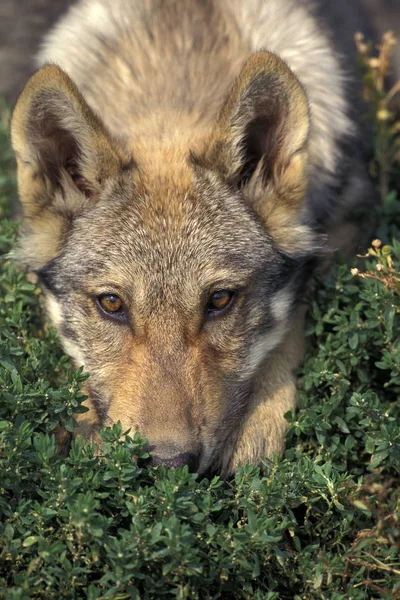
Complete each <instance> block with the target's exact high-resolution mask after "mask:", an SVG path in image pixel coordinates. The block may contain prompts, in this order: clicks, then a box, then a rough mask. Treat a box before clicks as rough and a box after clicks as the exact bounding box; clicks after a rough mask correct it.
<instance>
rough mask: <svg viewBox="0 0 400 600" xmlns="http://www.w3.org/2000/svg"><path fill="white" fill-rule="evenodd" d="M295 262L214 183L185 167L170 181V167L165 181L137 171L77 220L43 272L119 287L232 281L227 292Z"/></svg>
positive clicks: (234, 195)
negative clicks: (134, 282) (137, 282)
mask: <svg viewBox="0 0 400 600" xmlns="http://www.w3.org/2000/svg"><path fill="white" fill-rule="evenodd" d="M295 262H296V261H295V260H293V259H292V258H289V257H287V256H285V254H284V253H282V252H280V251H279V250H278V248H277V247H276V245H275V244H274V241H273V239H272V238H271V236H270V235H269V234H268V232H267V231H266V230H265V228H264V227H263V226H262V224H261V223H260V222H259V221H258V220H257V218H256V216H255V215H254V214H253V213H252V211H251V210H250V209H249V208H248V207H247V206H246V205H245V203H244V202H243V201H242V199H241V197H240V194H239V192H238V191H237V190H235V189H234V188H233V187H231V186H229V185H227V184H226V183H225V182H223V181H222V180H220V179H219V178H218V176H217V175H215V174H213V173H209V172H205V171H204V170H203V169H197V168H195V167H193V168H191V167H189V168H188V171H187V172H186V173H185V176H184V177H182V174H179V172H178V174H175V175H173V165H171V164H169V166H168V173H165V172H164V173H162V172H161V173H160V172H152V173H151V172H150V173H149V172H147V171H145V170H144V169H142V168H141V167H140V165H139V166H138V165H134V166H133V167H132V169H131V170H130V171H129V172H124V173H123V174H121V175H120V176H118V177H116V178H114V179H113V180H110V181H109V182H108V183H107V184H106V185H105V186H104V190H103V192H102V194H101V197H100V198H99V199H98V200H97V202H96V203H95V204H94V205H92V206H90V207H88V208H86V209H84V210H83V211H82V213H81V214H80V215H78V216H77V217H75V219H74V222H73V225H72V228H71V231H70V232H69V235H68V237H67V239H66V240H65V241H64V244H63V245H62V247H61V249H60V253H59V255H58V256H57V257H56V258H55V259H54V260H53V261H51V262H50V264H48V265H47V266H45V267H44V269H43V272H47V274H48V276H50V275H51V274H52V273H53V274H56V273H62V278H63V281H67V280H68V279H71V281H72V280H75V281H76V280H79V279H81V278H85V277H88V276H91V277H93V276H95V275H96V274H97V275H99V276H102V277H107V276H108V277H109V279H110V280H111V281H112V280H113V279H114V280H115V278H116V277H117V278H118V277H119V278H120V279H121V283H123V282H124V281H129V280H131V279H132V278H134V277H135V276H136V277H141V276H143V278H145V279H146V280H147V281H150V280H151V278H154V279H157V280H158V281H161V280H163V278H164V277H165V278H166V281H163V283H164V284H165V285H166V284H169V285H173V284H174V283H182V280H185V279H186V280H187V279H190V277H191V274H192V273H195V276H196V279H197V280H198V283H199V284H200V285H201V284H202V285H207V284H212V283H214V282H215V281H217V280H221V282H223V281H226V282H227V283H228V282H229V279H230V278H231V279H232V278H235V277H236V278H237V279H238V281H237V282H235V281H234V280H233V281H232V284H234V283H238V284H240V283H242V282H243V283H245V280H246V279H247V278H249V277H252V276H254V275H255V273H258V271H259V270H260V268H261V267H262V268H263V269H264V270H266V265H267V264H270V269H269V270H270V271H271V278H272V279H273V280H274V281H275V280H276V277H277V276H279V273H281V275H282V276H283V274H284V273H283V272H285V275H286V274H287V273H286V272H287V271H288V270H290V267H294V264H295ZM55 264H56V265H57V269H54V268H53V267H54V266H55ZM272 272H273V273H272ZM78 282H79V281H78Z"/></svg>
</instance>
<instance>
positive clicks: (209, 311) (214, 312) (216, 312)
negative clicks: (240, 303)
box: [205, 288, 239, 319]
mask: <svg viewBox="0 0 400 600" xmlns="http://www.w3.org/2000/svg"><path fill="white" fill-rule="evenodd" d="M217 292H228V293H229V294H230V299H229V302H228V304H227V305H226V306H224V307H223V308H208V304H209V302H210V300H211V298H212V296H213V294H215V293H217ZM238 295H239V292H238V291H237V290H231V289H228V288H220V289H216V290H213V291H212V292H211V293H210V295H209V297H208V301H207V304H206V307H205V312H206V317H207V318H209V319H215V318H219V317H222V316H224V315H225V314H226V313H227V312H229V311H230V310H231V308H232V306H233V304H234V303H235V301H236V299H237V297H238Z"/></svg>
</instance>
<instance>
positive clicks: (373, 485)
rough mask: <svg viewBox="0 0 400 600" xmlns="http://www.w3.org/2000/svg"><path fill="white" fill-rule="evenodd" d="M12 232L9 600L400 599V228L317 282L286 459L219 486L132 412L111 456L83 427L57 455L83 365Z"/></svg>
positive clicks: (3, 290)
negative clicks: (50, 313)
mask: <svg viewBox="0 0 400 600" xmlns="http://www.w3.org/2000/svg"><path fill="white" fill-rule="evenodd" d="M4 121H6V119H4ZM4 132H5V127H4V123H3V128H2V129H1V128H0V160H1V165H0V168H1V172H0V207H1V210H2V214H3V215H4V216H9V215H10V210H11V209H10V206H11V203H10V198H13V197H15V181H14V170H13V168H12V167H11V162H10V160H11V158H10V157H11V155H10V152H9V147H8V141H7V138H6V135H5V133H4ZM377 135H378V134H377ZM382 135H387V129H385V131H384V132H383V134H382ZM393 164H394V163H393ZM397 176H398V174H397V173H396V171H395V165H394V168H393V169H392V170H391V173H390V177H391V179H390V181H391V184H390V185H391V191H390V190H389V191H388V194H387V196H386V197H385V198H384V199H383V203H382V205H381V207H380V208H379V211H380V213H381V217H382V219H381V225H380V235H381V237H382V240H383V242H384V243H387V242H389V239H388V238H387V237H385V236H388V235H390V236H393V235H398V229H397V224H398V223H399V215H400V209H399V201H398V200H397V196H396V193H395V191H394V189H395V188H394V186H395V185H397V184H396V178H397ZM385 177H387V173H386V172H385ZM381 189H382V187H381ZM17 229H18V226H17V225H15V224H13V223H12V222H11V221H8V220H6V219H3V221H2V222H1V229H0V250H1V253H2V255H3V260H2V263H1V271H0V332H1V336H0V598H7V599H10V600H11V599H12V600H22V599H26V598H43V599H46V600H47V599H52V598H54V599H59V598H89V599H90V600H94V599H97V598H113V599H121V600H122V599H123V598H144V599H145V598H156V597H173V598H205V599H206V598H229V599H230V598H255V599H259V600H261V599H263V600H265V599H266V600H278V599H283V600H284V599H287V600H289V599H290V600H292V599H295V600H305V599H326V600H342V599H345V598H346V599H348V598H351V599H352V600H364V599H370V598H387V599H395V598H400V559H399V555H398V550H399V540H400V522H399V515H400V478H399V474H400V403H399V402H398V398H399V392H400V343H399V342H400V288H399V281H400V275H399V265H400V244H399V243H398V242H396V241H393V242H391V247H387V246H382V244H379V243H375V244H374V246H373V247H372V248H371V249H370V251H369V255H368V257H367V259H366V264H367V270H366V272H364V273H357V270H353V273H351V272H350V270H349V267H348V266H343V265H339V264H337V265H336V266H335V267H334V271H333V273H332V276H331V277H330V278H328V279H325V280H324V281H319V282H318V285H317V290H316V293H315V295H314V297H313V301H312V303H311V307H310V312H309V318H308V323H307V331H306V334H307V340H308V345H309V350H308V354H307V359H306V361H305V364H304V366H303V368H302V369H301V370H300V372H299V398H298V404H299V410H298V411H297V412H296V413H295V414H294V413H293V414H289V415H288V419H289V421H290V428H289V432H288V436H287V451H286V453H285V457H284V459H283V460H282V461H280V462H278V461H276V462H274V461H271V462H269V463H267V464H265V465H264V469H263V471H262V472H261V471H260V469H259V468H256V467H254V466H251V465H248V466H246V467H244V468H243V469H241V470H240V471H239V472H238V473H237V474H236V476H235V477H234V478H233V479H232V480H231V481H227V482H223V481H221V480H220V479H219V478H218V477H215V478H214V479H212V480H211V481H209V480H207V479H202V480H199V481H197V480H196V479H195V477H194V476H193V475H191V474H189V473H188V471H187V469H186V468H182V469H175V470H174V469H171V470H168V469H166V468H159V469H148V470H144V469H141V468H139V467H138V466H137V465H136V463H135V462H134V461H133V460H132V457H133V456H141V455H142V454H143V450H142V442H141V440H140V438H139V437H138V435H137V434H136V435H134V436H133V437H130V436H129V435H128V436H121V434H122V433H123V432H122V431H121V428H120V426H119V425H116V426H114V427H113V428H112V429H108V430H105V431H103V433H102V435H103V440H104V448H103V452H102V455H101V456H96V455H95V451H94V447H93V446H92V445H90V444H83V443H82V441H79V440H77V441H76V442H74V444H73V446H72V450H71V453H70V455H69V456H68V457H67V458H61V457H59V456H57V453H56V447H55V442H54V437H53V432H54V429H55V427H56V426H57V425H58V424H59V422H60V420H61V419H62V420H63V421H64V423H65V424H66V426H67V428H69V429H73V427H74V418H73V415H74V414H76V413H77V412H79V410H80V406H81V403H82V400H83V399H84V396H83V395H82V393H81V392H80V385H81V383H82V382H83V381H84V379H85V378H86V375H85V374H83V373H82V371H80V370H79V371H74V370H73V369H72V368H71V365H70V363H69V360H68V358H67V357H65V356H64V355H63V353H62V351H61V350H60V347H59V345H58V341H57V339H56V336H55V334H54V332H53V331H52V330H51V329H48V328H46V327H44V326H43V323H42V318H41V312H42V311H41V307H40V298H41V296H40V291H39V290H38V289H37V288H36V286H35V285H34V284H33V283H31V282H29V281H28V280H27V278H26V276H25V275H24V274H23V273H21V271H20V270H19V269H18V268H17V267H16V266H15V264H14V263H13V261H12V260H11V259H10V258H9V257H8V255H7V253H8V252H9V251H10V250H11V249H12V247H13V245H14V243H15V235H16V231H17Z"/></svg>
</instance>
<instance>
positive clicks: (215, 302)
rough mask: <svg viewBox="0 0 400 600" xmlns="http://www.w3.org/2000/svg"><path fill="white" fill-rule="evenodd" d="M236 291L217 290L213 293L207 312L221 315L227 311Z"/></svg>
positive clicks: (211, 314) (210, 314) (212, 314)
mask: <svg viewBox="0 0 400 600" xmlns="http://www.w3.org/2000/svg"><path fill="white" fill-rule="evenodd" d="M235 296H236V292H234V291H232V290H217V291H216V292H214V293H213V294H211V296H210V299H209V300H208V302H207V306H206V309H207V313H208V314H209V316H214V315H215V316H216V315H217V314H218V315H220V314H222V313H223V312H224V311H226V310H227V309H228V308H229V307H230V306H231V304H232V302H233V299H234V297H235Z"/></svg>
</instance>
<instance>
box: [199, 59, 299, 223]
mask: <svg viewBox="0 0 400 600" xmlns="http://www.w3.org/2000/svg"><path fill="white" fill-rule="evenodd" d="M309 128H310V118H309V107H308V102H307V98H306V95H305V92H304V90H303V88H302V86H301V84H300V83H299V81H298V80H297V78H296V76H295V75H294V74H293V72H292V71H291V70H290V69H289V67H288V66H287V65H286V64H285V63H284V62H283V61H282V60H281V59H280V58H278V57H277V56H276V55H274V54H272V53H270V52H264V51H261V52H257V53H255V54H253V55H252V56H251V57H250V59H249V60H248V61H247V62H246V64H245V65H244V67H243V69H242V71H241V73H240V75H239V77H238V78H237V80H236V81H235V83H234V85H233V88H232V90H231V92H230V94H229V96H228V98H227V100H226V102H225V104H224V106H223V108H222V111H221V113H220V115H219V118H218V121H217V126H216V128H215V129H214V132H213V134H212V137H211V140H209V144H208V150H207V152H206V162H207V164H208V165H209V166H211V165H214V166H215V165H216V166H217V169H218V170H219V171H220V173H221V174H222V175H223V177H224V179H226V180H227V181H228V182H229V183H231V184H233V185H235V186H238V187H239V188H240V189H241V190H242V193H243V195H244V197H245V199H246V201H247V202H248V204H250V205H251V206H252V208H253V210H254V211H255V212H256V214H258V215H259V217H260V218H261V219H262V221H263V222H264V223H265V225H266V226H267V227H268V229H269V230H270V231H271V233H272V234H276V235H279V234H280V233H281V230H282V228H286V227H287V226H288V225H289V223H292V224H293V223H295V221H296V220H297V216H298V214H299V211H300V210H301V208H302V204H303V198H304V196H305V193H306V189H307V170H308V169H307V162H308V160H307V159H308V152H307V142H308V134H309ZM214 168H215V167H214Z"/></svg>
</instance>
